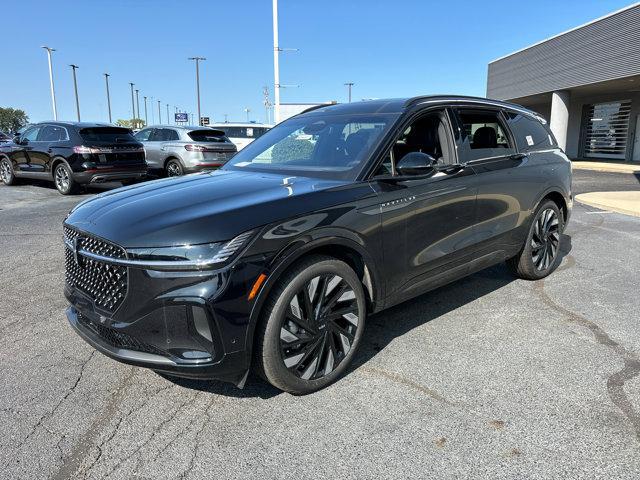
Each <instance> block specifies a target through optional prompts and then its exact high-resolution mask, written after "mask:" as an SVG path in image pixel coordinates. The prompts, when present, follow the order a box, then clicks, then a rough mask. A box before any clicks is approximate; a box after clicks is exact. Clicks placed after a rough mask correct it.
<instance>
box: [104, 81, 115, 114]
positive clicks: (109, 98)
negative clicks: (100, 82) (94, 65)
mask: <svg viewBox="0 0 640 480" xmlns="http://www.w3.org/2000/svg"><path fill="white" fill-rule="evenodd" d="M104 81H105V83H106V85H107V110H109V123H113V122H112V120H111V96H110V95H109V74H108V73H105V74H104Z"/></svg>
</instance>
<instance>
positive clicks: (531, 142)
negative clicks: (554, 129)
mask: <svg viewBox="0 0 640 480" xmlns="http://www.w3.org/2000/svg"><path fill="white" fill-rule="evenodd" d="M505 115H506V117H507V124H508V125H509V128H510V129H511V133H512V134H513V137H514V139H515V141H516V145H517V146H518V150H519V151H521V152H532V151H535V150H544V149H547V148H552V147H555V146H556V144H555V141H554V139H553V137H552V136H551V134H550V133H549V132H548V131H547V129H546V128H545V127H544V125H542V123H540V121H539V120H537V119H536V118H534V117H530V116H529V115H524V114H522V113H517V112H505Z"/></svg>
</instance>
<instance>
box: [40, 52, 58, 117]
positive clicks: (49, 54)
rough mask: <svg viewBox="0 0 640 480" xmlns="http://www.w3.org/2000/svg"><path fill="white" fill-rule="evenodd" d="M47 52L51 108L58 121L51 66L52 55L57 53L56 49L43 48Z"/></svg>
mask: <svg viewBox="0 0 640 480" xmlns="http://www.w3.org/2000/svg"><path fill="white" fill-rule="evenodd" d="M42 48H44V49H45V50H46V51H47V57H48V58H49V84H50V85H51V106H52V107H53V119H54V120H58V109H57V108H56V89H55V87H54V86H53V67H52V65H51V53H52V52H55V51H56V49H55V48H51V47H47V46H44V45H43V46H42Z"/></svg>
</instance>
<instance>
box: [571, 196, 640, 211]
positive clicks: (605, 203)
mask: <svg viewBox="0 0 640 480" xmlns="http://www.w3.org/2000/svg"><path fill="white" fill-rule="evenodd" d="M575 200H576V201H577V202H580V203H583V204H585V205H589V206H591V207H595V208H599V209H601V210H609V211H612V212H617V213H623V214H625V215H631V216H634V217H640V191H630V192H627V191H625V192H589V193H581V194H580V195H576V197H575Z"/></svg>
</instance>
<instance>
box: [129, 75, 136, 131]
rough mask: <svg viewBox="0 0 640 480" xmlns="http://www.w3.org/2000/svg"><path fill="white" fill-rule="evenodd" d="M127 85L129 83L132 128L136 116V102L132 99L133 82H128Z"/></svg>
mask: <svg viewBox="0 0 640 480" xmlns="http://www.w3.org/2000/svg"><path fill="white" fill-rule="evenodd" d="M129 85H131V128H133V123H134V121H135V120H134V119H135V118H136V104H135V102H134V101H133V86H134V85H135V83H131V82H129Z"/></svg>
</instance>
